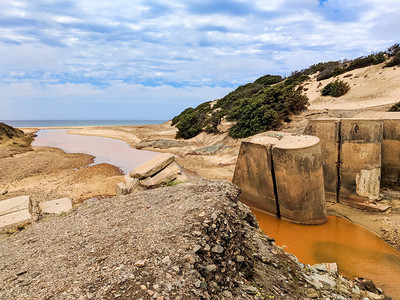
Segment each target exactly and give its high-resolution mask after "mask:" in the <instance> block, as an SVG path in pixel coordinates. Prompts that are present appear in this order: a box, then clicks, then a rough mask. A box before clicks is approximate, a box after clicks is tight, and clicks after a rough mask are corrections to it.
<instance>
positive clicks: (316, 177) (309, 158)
mask: <svg viewBox="0 0 400 300" xmlns="http://www.w3.org/2000/svg"><path fill="white" fill-rule="evenodd" d="M272 158H273V164H274V169H275V180H276V187H277V194H278V202H279V208H280V215H281V218H282V219H283V220H286V221H290V222H293V223H300V224H322V223H325V222H326V205H325V190H324V175H323V169H322V158H321V147H320V145H319V139H318V138H317V137H312V136H296V137H293V139H290V141H289V140H288V141H287V143H279V144H277V145H275V146H274V147H272Z"/></svg>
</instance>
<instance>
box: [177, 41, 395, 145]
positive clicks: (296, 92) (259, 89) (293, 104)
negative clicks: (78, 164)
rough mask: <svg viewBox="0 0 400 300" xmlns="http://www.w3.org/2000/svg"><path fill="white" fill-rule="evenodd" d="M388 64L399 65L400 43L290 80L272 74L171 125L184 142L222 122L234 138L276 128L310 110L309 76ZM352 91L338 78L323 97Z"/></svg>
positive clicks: (320, 66)
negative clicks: (305, 90)
mask: <svg viewBox="0 0 400 300" xmlns="http://www.w3.org/2000/svg"><path fill="white" fill-rule="evenodd" d="M385 61H386V64H385V65H384V67H392V66H400V45H399V44H395V45H393V46H391V47H389V48H388V49H387V50H386V51H381V52H377V53H371V54H369V55H367V56H361V57H359V58H356V59H353V60H343V61H328V62H321V63H317V64H314V65H311V66H310V67H308V68H307V69H303V70H300V71H295V72H293V73H292V74H291V75H290V76H289V77H287V78H282V77H281V76H279V75H270V74H268V75H265V76H262V77H260V78H258V79H257V80H255V81H254V82H252V83H247V84H244V85H241V86H239V87H238V88H237V89H235V90H234V91H232V92H230V93H229V94H227V95H226V96H225V97H223V98H221V99H218V100H217V101H215V102H211V101H210V102H205V103H202V104H200V105H199V106H197V107H196V108H187V109H185V110H184V111H183V112H182V113H180V114H179V115H178V116H176V117H174V118H173V119H172V125H173V126H176V127H177V128H178V133H177V134H176V137H177V138H184V139H189V138H192V137H195V136H196V135H198V134H199V133H200V132H202V131H205V132H207V133H218V125H220V123H221V120H223V119H226V120H228V121H231V122H233V124H234V125H233V126H232V127H231V129H230V131H229V134H230V135H231V136H232V137H235V138H243V137H248V136H251V135H254V134H257V133H260V132H263V131H267V130H271V129H276V128H278V127H279V126H280V124H281V123H282V120H290V115H291V114H296V113H299V112H301V111H302V110H305V109H306V108H307V104H308V98H307V97H306V96H305V95H303V94H302V89H303V87H302V86H301V84H302V83H303V82H304V81H306V80H308V79H309V78H310V77H309V76H310V75H313V74H316V76H317V80H323V79H328V78H331V77H335V76H338V75H340V74H343V73H345V72H349V71H352V70H355V69H359V68H364V67H368V66H371V65H376V64H380V63H384V62H385ZM349 89H350V86H349V84H348V83H345V82H343V81H341V80H338V79H336V80H335V81H333V82H331V83H329V84H328V85H327V86H325V87H324V89H323V90H322V95H323V96H325V95H331V96H333V97H340V96H342V95H344V94H346V93H347V92H348V91H349ZM399 106H400V105H398V104H397V106H396V105H395V106H394V107H393V108H392V109H393V110H395V111H398V110H399ZM393 110H392V111H393Z"/></svg>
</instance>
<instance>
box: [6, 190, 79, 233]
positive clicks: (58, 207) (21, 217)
mask: <svg viewBox="0 0 400 300" xmlns="http://www.w3.org/2000/svg"><path fill="white" fill-rule="evenodd" d="M71 209H72V201H71V199H70V198H61V199H55V200H50V201H44V202H38V201H36V200H34V199H32V198H31V197H29V196H20V197H15V198H10V199H6V200H3V201H0V228H6V227H15V226H18V225H22V224H24V223H27V222H28V221H33V222H36V221H38V220H39V219H40V218H41V216H42V214H61V213H64V212H68V211H69V210H71Z"/></svg>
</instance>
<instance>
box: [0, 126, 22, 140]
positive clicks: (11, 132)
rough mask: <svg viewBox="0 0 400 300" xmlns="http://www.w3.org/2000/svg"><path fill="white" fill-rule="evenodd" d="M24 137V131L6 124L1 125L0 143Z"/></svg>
mask: <svg viewBox="0 0 400 300" xmlns="http://www.w3.org/2000/svg"><path fill="white" fill-rule="evenodd" d="M23 136H25V135H24V132H23V131H22V130H19V129H16V128H14V127H11V126H9V125H7V124H4V123H0V141H1V140H5V139H13V138H17V137H23Z"/></svg>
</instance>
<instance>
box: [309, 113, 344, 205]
mask: <svg viewBox="0 0 400 300" xmlns="http://www.w3.org/2000/svg"><path fill="white" fill-rule="evenodd" d="M304 134H307V135H312V136H316V137H318V138H319V139H320V145H321V150H322V152H321V157H322V168H323V170H324V184H325V193H326V196H327V198H328V199H331V200H334V201H336V200H337V198H338V179H339V177H338V163H339V161H338V157H339V153H338V152H339V137H340V120H339V119H314V120H310V121H309V122H308V124H307V127H306V129H305V130H304Z"/></svg>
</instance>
